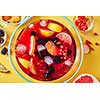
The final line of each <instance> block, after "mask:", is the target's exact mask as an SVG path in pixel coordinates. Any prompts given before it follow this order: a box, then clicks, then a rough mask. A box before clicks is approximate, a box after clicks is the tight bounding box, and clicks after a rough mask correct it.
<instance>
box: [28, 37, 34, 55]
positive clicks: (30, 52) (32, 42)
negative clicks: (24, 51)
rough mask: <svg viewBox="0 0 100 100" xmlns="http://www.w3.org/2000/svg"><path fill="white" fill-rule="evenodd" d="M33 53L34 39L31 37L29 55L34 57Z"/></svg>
mask: <svg viewBox="0 0 100 100" xmlns="http://www.w3.org/2000/svg"><path fill="white" fill-rule="evenodd" d="M34 51H35V37H34V36H31V43H30V50H29V55H34Z"/></svg>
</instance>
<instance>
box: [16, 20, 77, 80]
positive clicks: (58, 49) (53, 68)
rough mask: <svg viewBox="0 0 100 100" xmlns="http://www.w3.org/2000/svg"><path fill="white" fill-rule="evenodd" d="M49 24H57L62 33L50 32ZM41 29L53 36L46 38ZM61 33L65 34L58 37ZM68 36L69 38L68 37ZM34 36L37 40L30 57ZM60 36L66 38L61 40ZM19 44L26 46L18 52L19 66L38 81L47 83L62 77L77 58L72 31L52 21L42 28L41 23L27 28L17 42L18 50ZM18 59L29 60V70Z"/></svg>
mask: <svg viewBox="0 0 100 100" xmlns="http://www.w3.org/2000/svg"><path fill="white" fill-rule="evenodd" d="M49 23H54V24H57V25H59V26H60V27H61V28H62V29H61V30H60V32H56V31H55V30H54V31H53V30H50V29H48V24H49ZM40 29H42V30H48V31H50V32H51V31H52V32H53V33H51V34H52V35H51V36H49V35H48V34H47V35H46V36H45V34H41V31H40ZM32 31H33V32H32ZM61 32H64V33H63V34H61V35H58V34H60V33H61ZM66 34H67V36H68V37H66ZM32 36H33V37H34V39H35V42H34V43H35V48H34V47H33V48H34V50H33V51H34V53H33V54H32V55H30V53H29V52H30V48H31V46H32V45H31V37H32ZM59 36H60V37H61V36H64V37H61V38H59ZM19 44H22V45H24V46H22V48H24V50H22V52H20V50H21V49H19V50H16V59H17V61H18V64H19V66H20V68H21V69H22V70H23V71H24V72H25V73H26V74H28V75H29V76H30V77H32V78H35V79H37V80H42V81H47V80H54V79H58V78H60V77H62V76H63V75H65V74H66V73H67V72H68V71H69V70H70V68H71V66H72V65H73V63H74V60H75V56H76V46H75V41H74V40H73V38H72V36H71V34H70V31H69V30H68V29H67V28H66V27H65V26H63V25H61V24H60V23H58V22H55V21H52V20H48V21H46V25H45V26H41V25H40V21H39V22H36V23H34V26H32V27H31V28H29V27H27V28H26V29H25V30H24V31H23V32H21V33H20V35H19V37H18V39H17V42H16V48H17V47H18V45H19ZM49 46H50V47H49ZM41 48H42V49H43V50H41ZM64 53H65V54H64ZM18 58H22V59H26V60H28V61H29V62H30V65H29V66H28V68H25V67H24V65H21V63H20V61H19V60H18ZM48 59H49V61H48ZM65 62H66V63H67V64H66V63H65ZM33 65H34V66H33Z"/></svg>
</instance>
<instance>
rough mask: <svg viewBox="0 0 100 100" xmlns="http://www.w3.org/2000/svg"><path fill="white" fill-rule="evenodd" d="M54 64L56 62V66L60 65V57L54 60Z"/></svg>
mask: <svg viewBox="0 0 100 100" xmlns="http://www.w3.org/2000/svg"><path fill="white" fill-rule="evenodd" d="M54 62H55V63H56V64H59V63H60V62H61V59H60V56H56V57H55V58H54Z"/></svg>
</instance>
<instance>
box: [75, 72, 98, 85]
mask: <svg viewBox="0 0 100 100" xmlns="http://www.w3.org/2000/svg"><path fill="white" fill-rule="evenodd" d="M74 83H99V81H98V80H97V79H96V77H95V76H93V75H91V74H81V75H80V76H78V77H77V78H76V79H75V80H74Z"/></svg>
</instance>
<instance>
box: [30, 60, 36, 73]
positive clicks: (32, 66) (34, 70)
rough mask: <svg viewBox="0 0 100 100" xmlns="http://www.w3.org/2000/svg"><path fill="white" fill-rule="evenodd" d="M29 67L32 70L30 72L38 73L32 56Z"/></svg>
mask: <svg viewBox="0 0 100 100" xmlns="http://www.w3.org/2000/svg"><path fill="white" fill-rule="evenodd" d="M28 69H29V70H30V72H31V73H32V74H36V68H35V65H34V63H33V59H32V58H31V60H30V63H29V65H28Z"/></svg>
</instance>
